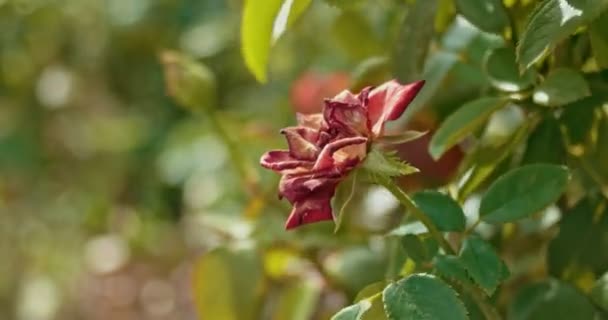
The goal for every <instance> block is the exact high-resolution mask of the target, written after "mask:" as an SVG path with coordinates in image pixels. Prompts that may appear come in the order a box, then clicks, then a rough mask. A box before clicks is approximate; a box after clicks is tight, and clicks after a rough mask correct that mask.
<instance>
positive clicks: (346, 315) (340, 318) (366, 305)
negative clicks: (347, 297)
mask: <svg viewBox="0 0 608 320" xmlns="http://www.w3.org/2000/svg"><path fill="white" fill-rule="evenodd" d="M371 306H372V304H371V302H369V301H367V300H362V301H359V302H358V303H357V304H353V305H351V306H348V307H346V308H344V309H342V310H340V311H339V312H338V313H336V314H335V315H334V316H333V317H331V320H361V318H362V317H363V314H364V313H365V311H367V310H369V309H370V308H371Z"/></svg>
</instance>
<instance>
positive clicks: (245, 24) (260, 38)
mask: <svg viewBox="0 0 608 320" xmlns="http://www.w3.org/2000/svg"><path fill="white" fill-rule="evenodd" d="M310 2H311V0H247V1H245V4H244V7H243V18H242V21H241V52H242V54H243V58H244V59H245V65H247V68H249V70H250V71H251V73H253V75H254V76H255V78H256V79H257V80H258V81H259V82H262V83H263V82H266V78H267V75H266V69H267V65H268V57H269V55H270V48H271V46H272V44H273V42H274V41H276V39H277V38H279V37H280V36H281V34H282V33H283V32H284V31H285V30H286V29H287V28H288V27H289V26H290V25H291V24H293V22H294V21H295V20H297V18H298V17H299V16H300V15H301V14H302V13H304V11H305V10H306V8H307V7H308V5H309V4H310Z"/></svg>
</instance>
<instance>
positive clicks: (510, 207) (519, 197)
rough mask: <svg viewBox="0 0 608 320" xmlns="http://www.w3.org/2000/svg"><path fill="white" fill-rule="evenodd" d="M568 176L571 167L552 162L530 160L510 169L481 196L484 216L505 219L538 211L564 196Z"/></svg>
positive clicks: (480, 212)
mask: <svg viewBox="0 0 608 320" xmlns="http://www.w3.org/2000/svg"><path fill="white" fill-rule="evenodd" d="M568 178H569V173H568V169H566V168H565V167H562V166H558V165H551V164H530V165H526V166H522V167H519V168H517V169H514V170H512V171H509V172H508V173H506V174H505V175H503V176H501V177H500V178H498V179H497V180H496V181H494V183H493V184H492V185H491V186H490V187H489V189H488V191H487V192H486V193H485V194H484V196H483V198H482V199H481V204H480V207H479V215H480V217H481V220H483V221H485V222H488V223H504V222H511V221H515V220H518V219H521V218H524V217H526V216H529V215H531V214H533V213H536V212H538V211H540V210H542V209H543V208H545V207H547V206H548V205H550V204H551V203H553V202H555V201H556V200H557V199H558V198H559V197H560V196H561V194H562V192H563V191H564V190H565V189H566V184H567V183H568Z"/></svg>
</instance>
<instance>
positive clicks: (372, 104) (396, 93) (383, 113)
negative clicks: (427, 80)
mask: <svg viewBox="0 0 608 320" xmlns="http://www.w3.org/2000/svg"><path fill="white" fill-rule="evenodd" d="M423 85H424V80H421V81H417V82H412V83H408V84H406V85H401V84H400V83H399V82H397V81H396V80H391V81H389V82H386V83H384V84H382V85H381V86H379V87H376V88H374V89H372V90H371V91H370V93H369V102H368V105H367V108H368V113H369V119H370V121H371V125H372V132H373V133H374V135H375V136H379V135H380V134H381V133H382V130H383V128H384V123H385V122H386V121H390V120H395V119H397V118H399V117H400V116H401V114H403V112H404V111H405V109H406V108H407V106H408V105H409V104H410V102H412V100H414V98H415V97H416V95H417V94H418V92H419V91H420V89H422V86H423Z"/></svg>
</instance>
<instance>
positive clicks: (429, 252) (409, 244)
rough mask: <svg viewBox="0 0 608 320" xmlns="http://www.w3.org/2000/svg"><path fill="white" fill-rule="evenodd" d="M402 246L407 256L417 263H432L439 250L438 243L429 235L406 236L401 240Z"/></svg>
mask: <svg viewBox="0 0 608 320" xmlns="http://www.w3.org/2000/svg"><path fill="white" fill-rule="evenodd" d="M401 245H402V246H403V248H404V249H405V252H406V253H407V256H408V257H410V258H411V259H412V260H414V262H416V263H423V262H427V261H430V260H431V259H433V257H434V256H435V254H437V251H438V250H439V246H438V245H437V241H435V239H433V238H432V237H430V236H428V235H426V236H422V235H415V234H406V235H405V236H403V237H402V238H401Z"/></svg>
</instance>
